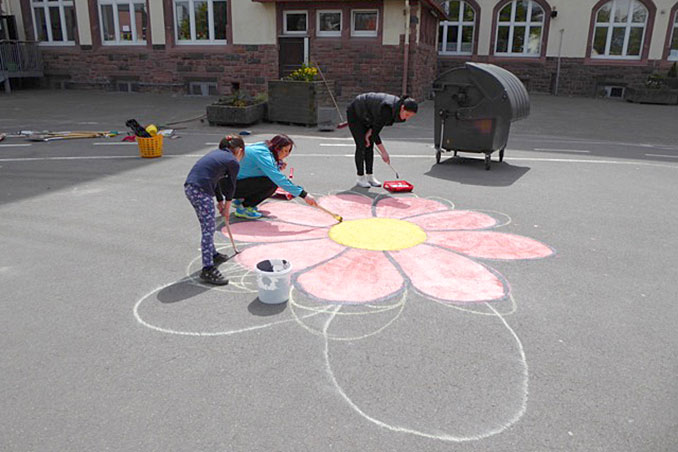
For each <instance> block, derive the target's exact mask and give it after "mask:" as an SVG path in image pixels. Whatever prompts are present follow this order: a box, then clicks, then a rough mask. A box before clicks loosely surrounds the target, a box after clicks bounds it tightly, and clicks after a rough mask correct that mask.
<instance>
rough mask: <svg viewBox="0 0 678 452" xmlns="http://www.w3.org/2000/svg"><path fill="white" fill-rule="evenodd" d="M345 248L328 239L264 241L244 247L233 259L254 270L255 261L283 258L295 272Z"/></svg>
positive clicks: (330, 256) (328, 257)
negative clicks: (260, 243) (263, 242)
mask: <svg viewBox="0 0 678 452" xmlns="http://www.w3.org/2000/svg"><path fill="white" fill-rule="evenodd" d="M345 249H346V247H344V246H343V245H339V244H338V243H335V242H333V241H332V240H330V239H319V240H308V241H303V242H298V241H292V242H282V243H266V244H262V245H255V246H251V247H249V248H245V249H244V250H243V251H242V252H241V253H239V254H238V255H237V256H236V258H235V261H236V262H237V263H238V264H240V265H242V266H243V267H245V268H248V269H250V270H254V269H255V268H256V265H257V263H259V262H261V261H263V260H266V259H285V260H287V261H288V262H290V263H291V264H292V272H293V273H296V272H299V271H302V270H304V269H305V268H308V267H310V266H313V265H316V264H317V263H318V262H322V261H325V260H327V259H330V258H332V257H333V256H336V255H337V254H339V253H341V252H342V251H343V250H345Z"/></svg>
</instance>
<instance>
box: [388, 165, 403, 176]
mask: <svg viewBox="0 0 678 452" xmlns="http://www.w3.org/2000/svg"><path fill="white" fill-rule="evenodd" d="M387 165H388V166H390V167H391V169H392V170H393V172H394V173H395V175H396V179H400V176H399V175H398V171H396V170H395V168H393V167H392V166H391V164H390V163H387Z"/></svg>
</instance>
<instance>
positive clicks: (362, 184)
mask: <svg viewBox="0 0 678 452" xmlns="http://www.w3.org/2000/svg"><path fill="white" fill-rule="evenodd" d="M355 183H356V185H358V187H363V188H370V187H371V185H370V183H369V182H368V181H367V176H365V175H362V176H358V179H356V181H355Z"/></svg>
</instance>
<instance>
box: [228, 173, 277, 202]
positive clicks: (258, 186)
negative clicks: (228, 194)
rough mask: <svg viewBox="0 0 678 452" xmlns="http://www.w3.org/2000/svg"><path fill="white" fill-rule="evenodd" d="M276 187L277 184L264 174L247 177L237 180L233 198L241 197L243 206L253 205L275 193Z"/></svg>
mask: <svg viewBox="0 0 678 452" xmlns="http://www.w3.org/2000/svg"><path fill="white" fill-rule="evenodd" d="M276 188H278V186H277V185H276V184H274V183H273V181H272V180H271V179H269V178H268V177H266V176H260V177H248V178H247V179H240V180H238V183H237V184H236V186H235V195H233V198H237V199H241V198H242V200H243V202H242V205H243V206H245V207H254V206H256V205H258V204H259V203H261V202H262V201H263V200H265V199H268V198H270V197H271V195H272V194H273V193H275V189H276Z"/></svg>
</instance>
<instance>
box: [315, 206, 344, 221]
mask: <svg viewBox="0 0 678 452" xmlns="http://www.w3.org/2000/svg"><path fill="white" fill-rule="evenodd" d="M316 207H317V208H318V209H320V210H322V211H323V212H325V213H328V214H330V215H332V216H333V217H334V219H335V220H337V221H338V222H339V223H341V222H342V221H344V219H343V218H342V217H341V215H337V214H336V213H333V212H330V211H329V210H327V209H326V208H324V207H323V206H321V205H320V204H318V205H317V206H316Z"/></svg>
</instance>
